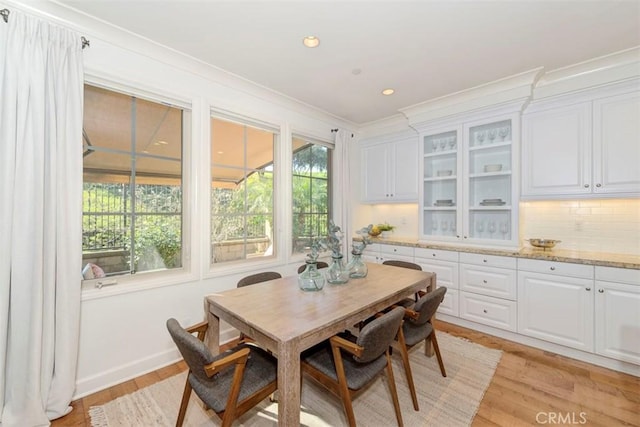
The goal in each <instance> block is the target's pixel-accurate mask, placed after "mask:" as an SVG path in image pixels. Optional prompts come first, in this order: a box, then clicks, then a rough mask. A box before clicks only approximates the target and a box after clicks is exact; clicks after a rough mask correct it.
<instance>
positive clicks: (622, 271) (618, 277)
mask: <svg viewBox="0 0 640 427" xmlns="http://www.w3.org/2000/svg"><path fill="white" fill-rule="evenodd" d="M596 280H604V281H606V282H618V283H628V284H629V285H638V286H640V270H633V269H630V268H614V267H596Z"/></svg>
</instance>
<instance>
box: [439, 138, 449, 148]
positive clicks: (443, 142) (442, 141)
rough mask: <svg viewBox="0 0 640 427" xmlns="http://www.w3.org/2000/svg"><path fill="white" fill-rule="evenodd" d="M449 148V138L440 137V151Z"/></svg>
mask: <svg viewBox="0 0 640 427" xmlns="http://www.w3.org/2000/svg"><path fill="white" fill-rule="evenodd" d="M445 148H447V138H440V151H444V150H445Z"/></svg>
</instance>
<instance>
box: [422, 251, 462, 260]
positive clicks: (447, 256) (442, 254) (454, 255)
mask: <svg viewBox="0 0 640 427" xmlns="http://www.w3.org/2000/svg"><path fill="white" fill-rule="evenodd" d="M415 257H416V262H421V260H419V259H418V258H422V259H424V260H425V261H427V260H438V261H452V262H458V252H453V251H443V250H440V249H426V248H416V249H415Z"/></svg>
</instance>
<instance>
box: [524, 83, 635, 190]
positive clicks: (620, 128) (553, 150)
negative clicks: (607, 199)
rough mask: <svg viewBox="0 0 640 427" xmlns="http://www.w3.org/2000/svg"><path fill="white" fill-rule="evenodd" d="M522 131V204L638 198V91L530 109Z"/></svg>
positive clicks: (569, 98) (620, 91) (622, 89)
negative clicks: (548, 200)
mask: <svg viewBox="0 0 640 427" xmlns="http://www.w3.org/2000/svg"><path fill="white" fill-rule="evenodd" d="M631 88H632V89H633V86H631ZM625 90H626V91H627V92H625ZM607 95H609V96H607ZM522 128H523V142H522V197H523V198H543V197H544V198H549V197H550V198H561V197H567V196H571V197H573V196H580V197H603V196H629V195H636V196H637V195H638V194H640V169H639V168H638V166H637V165H638V164H639V163H640V91H638V90H637V85H636V86H635V89H633V90H631V89H629V87H628V86H627V85H623V86H616V88H615V89H611V90H610V91H607V90H604V89H600V90H598V91H596V92H593V93H591V92H589V93H587V94H581V95H579V96H578V95H575V96H565V97H560V98H559V99H554V100H547V101H542V102H538V103H532V104H531V105H530V106H529V108H528V109H527V111H525V114H524V115H523V117H522Z"/></svg>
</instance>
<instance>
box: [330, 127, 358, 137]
mask: <svg viewBox="0 0 640 427" xmlns="http://www.w3.org/2000/svg"><path fill="white" fill-rule="evenodd" d="M339 130H340V129H338V128H335V129H331V133H336V132H338V131H339ZM351 138H353V134H351Z"/></svg>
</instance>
